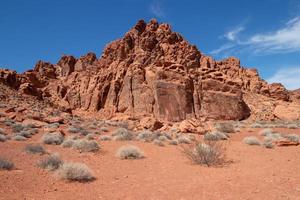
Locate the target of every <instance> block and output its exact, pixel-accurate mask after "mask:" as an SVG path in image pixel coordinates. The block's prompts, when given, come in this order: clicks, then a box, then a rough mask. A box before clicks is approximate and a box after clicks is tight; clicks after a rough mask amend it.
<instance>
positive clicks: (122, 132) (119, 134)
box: [112, 128, 133, 141]
mask: <svg viewBox="0 0 300 200" xmlns="http://www.w3.org/2000/svg"><path fill="white" fill-rule="evenodd" d="M112 135H113V136H114V137H113V139H114V140H117V141H122V140H132V139H133V134H132V133H131V132H130V131H129V130H127V129H126V128H118V129H117V130H115V131H114V132H113V134H112Z"/></svg>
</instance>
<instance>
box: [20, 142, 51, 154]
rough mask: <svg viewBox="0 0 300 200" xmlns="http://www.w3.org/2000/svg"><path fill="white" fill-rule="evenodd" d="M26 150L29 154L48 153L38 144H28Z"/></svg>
mask: <svg viewBox="0 0 300 200" xmlns="http://www.w3.org/2000/svg"><path fill="white" fill-rule="evenodd" d="M24 150H25V152H26V153H29V154H45V153H46V150H45V149H44V147H43V146H41V145H39V144H36V145H33V144H28V145H26V146H25V148H24Z"/></svg>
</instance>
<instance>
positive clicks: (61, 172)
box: [57, 162, 95, 182]
mask: <svg viewBox="0 0 300 200" xmlns="http://www.w3.org/2000/svg"><path fill="white" fill-rule="evenodd" d="M57 175H58V177H60V178H61V179H64V180H68V181H78V182H87V181H92V180H94V179H95V177H94V175H93V173H92V172H91V170H90V169H89V168H88V166H86V165H85V164H82V163H71V162H69V163H64V164H63V165H62V166H61V167H60V168H59V169H58V171H57Z"/></svg>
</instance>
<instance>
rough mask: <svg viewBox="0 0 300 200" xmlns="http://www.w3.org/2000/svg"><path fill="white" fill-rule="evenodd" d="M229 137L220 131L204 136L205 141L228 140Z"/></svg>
mask: <svg viewBox="0 0 300 200" xmlns="http://www.w3.org/2000/svg"><path fill="white" fill-rule="evenodd" d="M227 139H228V136H227V135H226V134H225V133H222V132H219V131H213V132H209V133H205V134H204V140H210V141H217V140H227Z"/></svg>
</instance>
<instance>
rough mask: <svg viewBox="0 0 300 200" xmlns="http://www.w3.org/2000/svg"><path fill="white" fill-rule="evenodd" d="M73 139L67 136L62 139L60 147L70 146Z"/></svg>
mask: <svg viewBox="0 0 300 200" xmlns="http://www.w3.org/2000/svg"><path fill="white" fill-rule="evenodd" d="M74 141H75V140H74V139H72V138H67V139H65V140H64V141H63V143H62V144H61V146H62V147H64V148H71V147H72V146H73V145H74Z"/></svg>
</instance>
